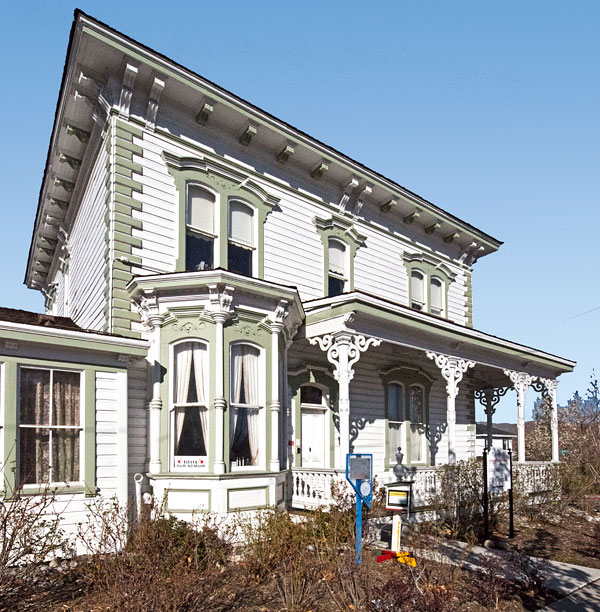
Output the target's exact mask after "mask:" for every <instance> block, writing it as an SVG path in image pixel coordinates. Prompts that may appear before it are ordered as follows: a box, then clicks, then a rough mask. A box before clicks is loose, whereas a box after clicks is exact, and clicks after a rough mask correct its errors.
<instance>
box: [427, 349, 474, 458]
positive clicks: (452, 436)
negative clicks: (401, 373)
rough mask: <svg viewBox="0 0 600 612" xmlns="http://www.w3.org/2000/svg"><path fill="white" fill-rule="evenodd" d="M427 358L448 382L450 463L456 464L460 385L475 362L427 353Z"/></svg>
mask: <svg viewBox="0 0 600 612" xmlns="http://www.w3.org/2000/svg"><path fill="white" fill-rule="evenodd" d="M427 357H429V359H433V361H434V362H435V365H437V367H438V368H439V369H440V370H441V372H442V376H443V377H444V380H445V381H446V394H447V398H446V420H447V422H448V463H450V464H455V463H456V396H457V395H458V391H459V388H458V383H459V382H460V381H461V380H462V378H463V374H464V373H465V372H466V371H467V370H468V369H469V368H472V367H474V366H475V362H474V361H468V360H466V359H461V358H460V357H453V356H451V355H443V354H440V353H434V352H433V351H427Z"/></svg>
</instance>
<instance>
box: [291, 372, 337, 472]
mask: <svg viewBox="0 0 600 612" xmlns="http://www.w3.org/2000/svg"><path fill="white" fill-rule="evenodd" d="M305 385H314V386H317V387H322V388H323V389H325V391H326V393H327V395H328V402H327V404H328V405H327V409H328V410H327V412H328V415H329V467H330V468H335V467H336V465H335V431H336V428H335V417H336V415H338V418H339V411H338V404H337V401H338V383H337V381H336V380H335V378H334V377H333V376H332V375H331V374H330V373H329V372H327V371H326V370H323V368H320V367H315V366H311V365H307V366H306V367H305V368H304V369H303V370H301V371H300V372H296V373H295V374H292V375H291V376H290V375H288V390H289V391H290V392H291V395H292V397H293V402H294V407H295V414H294V438H300V440H301V441H302V408H301V401H300V388H301V387H303V386H305ZM298 433H299V434H300V435H297V434H298ZM300 450H301V451H302V442H301V445H300ZM294 467H298V468H299V467H302V452H300V453H298V449H297V447H296V445H294ZM323 467H325V466H323Z"/></svg>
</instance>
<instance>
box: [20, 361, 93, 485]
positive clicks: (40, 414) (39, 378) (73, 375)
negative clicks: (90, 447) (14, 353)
mask: <svg viewBox="0 0 600 612" xmlns="http://www.w3.org/2000/svg"><path fill="white" fill-rule="evenodd" d="M81 431H82V428H81V373H80V372H72V371H66V370H56V369H41V368H26V367H22V368H21V369H20V386H19V436H18V453H17V458H18V468H19V482H20V483H21V485H30V484H40V485H43V484H49V483H65V482H77V481H79V480H80V437H81Z"/></svg>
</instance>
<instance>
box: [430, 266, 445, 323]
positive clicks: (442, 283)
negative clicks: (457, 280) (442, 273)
mask: <svg viewBox="0 0 600 612" xmlns="http://www.w3.org/2000/svg"><path fill="white" fill-rule="evenodd" d="M434 280H436V281H438V282H439V283H440V295H441V297H442V304H441V310H440V312H439V314H438V313H435V312H432V308H433V304H430V306H429V312H431V314H434V315H436V316H438V317H444V318H445V317H446V283H445V282H444V279H442V278H440V277H439V276H436V275H435V274H431V275H430V276H429V282H428V288H429V300H430V302H431V284H432V283H433V281H434Z"/></svg>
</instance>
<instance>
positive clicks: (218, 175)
mask: <svg viewBox="0 0 600 612" xmlns="http://www.w3.org/2000/svg"><path fill="white" fill-rule="evenodd" d="M163 158H164V160H165V162H166V164H167V168H168V171H169V173H170V174H171V176H172V177H173V178H174V179H175V188H176V189H177V193H178V196H179V206H178V222H177V223H178V229H177V236H178V241H177V243H178V247H177V259H176V264H175V271H176V272H184V271H186V270H185V268H186V265H185V259H186V258H185V255H186V231H187V224H186V205H187V188H188V185H196V186H198V187H203V188H204V189H207V190H208V191H209V192H211V193H213V194H214V195H215V197H216V201H215V211H214V219H215V228H214V230H215V235H216V238H215V252H214V255H213V264H214V267H215V268H223V269H227V250H228V236H229V202H231V201H236V200H237V201H240V202H242V203H244V204H247V205H249V206H250V207H251V208H252V209H253V210H254V213H255V215H256V220H255V222H254V223H255V229H256V236H255V249H254V254H255V256H256V258H257V262H256V264H253V268H254V274H253V276H256V278H260V279H262V278H264V232H265V229H264V226H265V221H266V219H267V216H268V215H269V213H270V212H272V210H273V209H274V207H275V206H277V204H278V202H279V198H276V197H274V196H272V195H270V194H268V193H267V192H266V191H265V190H264V189H263V188H262V187H261V186H260V185H258V184H257V183H256V182H255V181H253V180H252V179H250V176H249V175H244V174H242V173H240V172H238V171H236V170H233V169H231V168H228V167H227V166H224V165H221V164H217V163H216V162H214V161H209V160H207V159H203V158H180V157H177V156H175V155H172V154H170V153H167V152H163ZM217 223H218V225H217Z"/></svg>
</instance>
